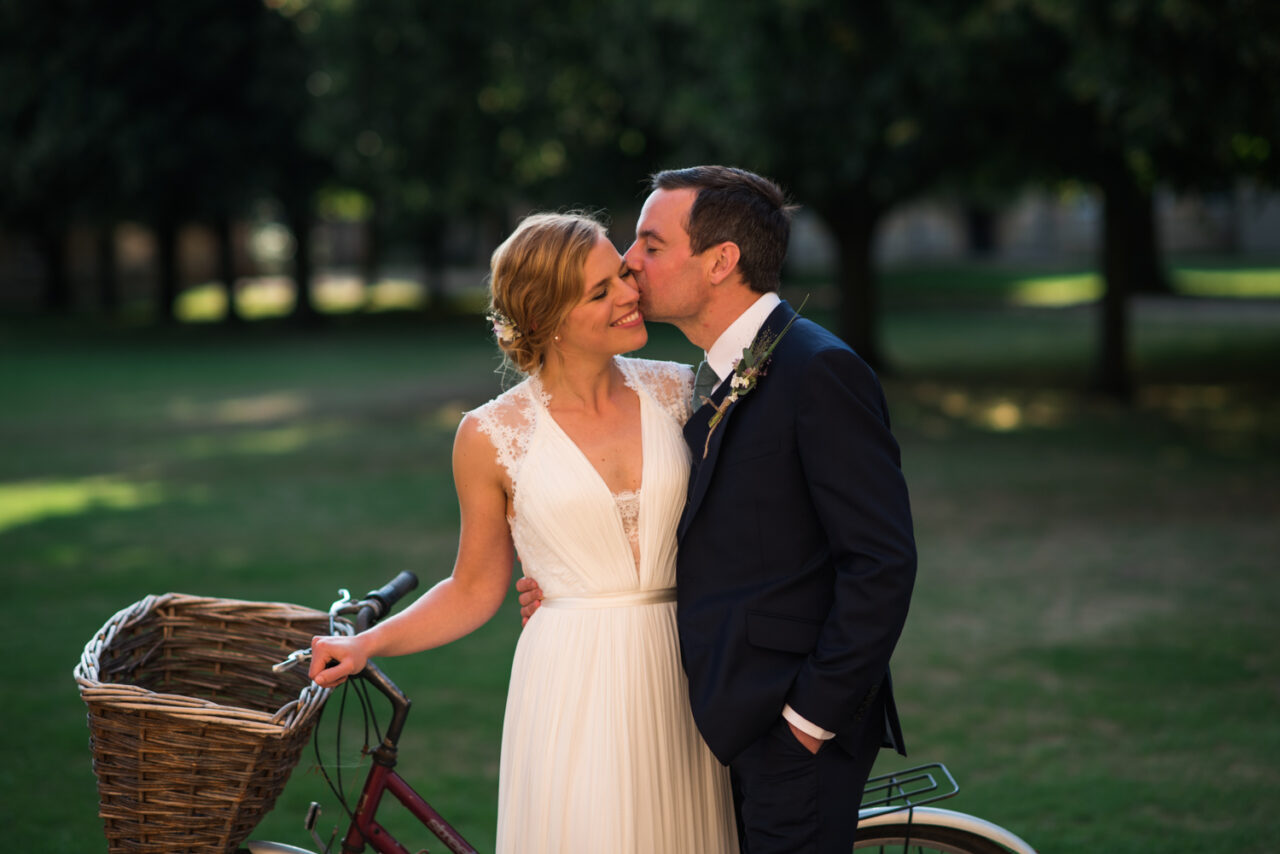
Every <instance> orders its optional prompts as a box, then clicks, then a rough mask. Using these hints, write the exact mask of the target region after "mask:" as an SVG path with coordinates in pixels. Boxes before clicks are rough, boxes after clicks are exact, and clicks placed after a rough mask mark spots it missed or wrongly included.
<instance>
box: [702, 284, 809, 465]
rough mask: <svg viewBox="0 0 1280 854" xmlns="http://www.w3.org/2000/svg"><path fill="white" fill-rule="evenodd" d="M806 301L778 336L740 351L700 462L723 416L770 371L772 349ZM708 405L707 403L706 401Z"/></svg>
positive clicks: (761, 339) (759, 340) (710, 424)
mask: <svg viewBox="0 0 1280 854" xmlns="http://www.w3.org/2000/svg"><path fill="white" fill-rule="evenodd" d="M808 301H809V298H808V297H805V298H804V302H802V303H800V309H799V311H797V312H796V313H795V316H794V317H792V318H791V319H790V320H788V321H787V325H786V326H784V327H782V331H780V332H779V333H778V334H777V335H764V336H759V337H757V338H756V340H755V341H752V342H751V346H750V347H748V348H746V349H745V350H743V351H742V358H741V359H738V360H737V361H736V362H734V363H733V378H732V379H731V380H729V393H728V394H726V395H725V396H724V400H722V401H720V405H719V406H717V407H716V408H715V409H716V412H715V415H712V416H711V420H710V421H708V422H707V441H706V444H704V445H703V446H702V458H703V459H704V460H705V459H706V458H707V452H708V451H709V450H710V449H711V434H712V433H714V432H715V431H716V425H718V424H719V423H720V421H721V419H723V418H724V414H725V413H726V412H728V411H729V407H730V406H732V405H733V404H734V403H735V402H737V401H738V399H740V398H742V397H743V396H745V395H747V394H750V393H751V392H752V390H754V389H755V387H756V385H757V384H758V383H759V382H760V378H761V377H763V376H764V375H765V374H766V373H767V372H768V370H769V360H770V357H771V356H772V355H773V348H774V347H777V346H778V342H779V341H781V340H782V336H783V335H786V334H787V330H789V329H790V328H791V324H793V323H795V322H796V318H797V317H799V316H800V312H801V311H804V306H805V303H807V302H808ZM708 402H709V401H708Z"/></svg>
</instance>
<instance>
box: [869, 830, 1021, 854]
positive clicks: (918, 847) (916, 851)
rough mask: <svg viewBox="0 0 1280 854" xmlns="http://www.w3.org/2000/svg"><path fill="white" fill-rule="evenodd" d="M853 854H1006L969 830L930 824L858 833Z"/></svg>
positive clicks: (983, 837) (999, 845)
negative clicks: (877, 853)
mask: <svg viewBox="0 0 1280 854" xmlns="http://www.w3.org/2000/svg"><path fill="white" fill-rule="evenodd" d="M853 849H854V850H855V851H866V852H873V851H875V852H879V854H894V852H910V854H1009V849H1007V848H1005V847H1004V846H1003V845H1001V844H1000V843H999V842H993V841H992V840H990V839H987V838H986V837H985V836H979V835H978V834H976V833H974V832H973V831H970V830H960V829H958V828H954V827H935V826H933V825H929V824H911V825H908V824H884V825H878V826H876V827H868V828H866V829H865V830H861V829H860V830H859V831H858V836H857V839H856V840H855V841H854V843H853Z"/></svg>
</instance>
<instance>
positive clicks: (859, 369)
mask: <svg viewBox="0 0 1280 854" xmlns="http://www.w3.org/2000/svg"><path fill="white" fill-rule="evenodd" d="M797 413H798V414H797V423H796V429H797V438H798V445H799V449H800V460H801V464H802V466H803V468H804V475H805V480H806V483H807V485H808V489H809V493H810V497H811V499H812V502H813V506H814V507H815V508H816V510H817V514H818V517H819V523H820V525H821V527H822V529H823V532H824V533H825V535H826V539H827V545H828V548H829V550H830V561H831V566H832V572H833V598H832V606H831V610H830V612H829V614H828V616H827V619H826V621H825V622H824V623H823V625H822V628H821V631H820V633H819V637H818V643H817V646H816V647H815V649H814V651H813V653H812V654H811V655H810V656H809V658H808V660H807V661H806V662H805V664H804V666H803V667H802V669H801V671H800V673H799V675H798V677H797V678H796V680H795V682H794V683H793V685H792V689H791V693H790V695H789V696H788V702H789V703H790V705H791V706H792V708H794V709H795V710H796V711H797V712H798V713H799V714H801V715H803V716H804V717H805V718H806V719H808V720H810V721H812V722H813V723H815V724H817V725H818V726H821V727H823V728H824V729H827V730H831V731H833V732H836V733H839V731H840V730H841V728H842V727H845V726H847V725H848V724H849V723H851V722H854V721H857V720H858V719H859V718H860V713H861V712H862V711H863V710H865V708H866V707H867V706H869V705H870V703H871V700H872V699H874V697H875V695H876V692H877V691H878V690H879V688H880V685H881V683H882V681H883V680H884V677H885V675H886V674H887V673H888V668H889V657H890V655H891V654H892V653H893V649H894V646H895V645H896V643H897V641H898V637H899V636H900V635H901V633H902V627H903V624H904V623H905V621H906V617H907V608H908V605H909V603H910V600H911V591H912V587H913V586H914V584H915V573H916V549H915V540H914V536H913V533H912V524H911V508H910V502H909V500H908V496H907V487H906V481H905V480H904V478H903V476H902V468H901V457H900V454H899V450H898V445H897V442H896V441H895V440H894V438H893V435H892V434H891V433H890V431H889V418H888V412H887V407H886V405H885V400H884V394H883V392H882V391H881V388H880V384H879V381H878V380H877V379H876V377H875V374H874V373H873V372H872V371H871V369H870V368H869V367H868V366H867V365H866V363H865V362H863V361H862V360H861V359H860V358H859V357H858V356H857V355H856V354H854V353H853V352H852V351H848V350H842V349H831V350H826V351H823V352H821V353H819V354H818V355H816V356H814V357H813V358H812V359H811V360H810V361H809V363H808V364H807V365H806V367H805V370H804V374H803V381H802V382H801V383H800V386H799V400H798V401H797Z"/></svg>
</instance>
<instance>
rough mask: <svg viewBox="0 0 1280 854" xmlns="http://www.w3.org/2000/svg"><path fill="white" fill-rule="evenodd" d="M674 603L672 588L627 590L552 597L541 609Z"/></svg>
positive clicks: (544, 600) (674, 596)
mask: <svg viewBox="0 0 1280 854" xmlns="http://www.w3.org/2000/svg"><path fill="white" fill-rule="evenodd" d="M674 601H676V589H675V588H674V587H661V588H658V589H657V590H627V591H624V592H622V593H597V594H594V595H589V596H554V597H551V598H549V599H543V600H542V605H541V607H543V608H565V609H579V610H580V609H584V608H624V607H627V606H629V605H659V604H661V603H663V602H674Z"/></svg>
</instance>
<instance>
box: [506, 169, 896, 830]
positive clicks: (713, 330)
mask: <svg viewBox="0 0 1280 854" xmlns="http://www.w3.org/2000/svg"><path fill="white" fill-rule="evenodd" d="M651 186H652V193H651V195H650V196H649V197H648V199H647V200H646V201H645V204H644V208H643V209H642V211H641V214H640V220H639V222H638V223H637V226H636V241H635V243H634V245H632V247H631V248H630V249H629V250H628V251H627V253H626V256H625V258H626V263H627V266H628V267H629V268H630V269H631V271H632V272H633V274H634V276H635V278H636V283H637V285H638V287H639V289H640V295H641V297H640V306H641V309H642V310H643V311H644V314H645V317H646V319H648V320H657V321H665V322H668V323H672V324H674V325H675V326H676V327H678V328H679V329H680V331H681V332H683V333H684V334H685V336H686V337H687V338H688V339H689V341H690V342H692V343H693V344H694V345H696V346H698V347H700V348H702V349H703V350H704V351H705V352H706V356H707V359H706V365H704V366H700V369H699V373H700V379H703V380H704V381H705V380H708V379H709V380H710V386H709V388H710V390H708V391H705V392H703V393H702V394H704V395H705V403H703V398H701V397H700V398H699V399H698V403H701V404H702V405H701V406H700V407H699V408H697V409H696V411H695V412H694V414H693V416H692V418H690V420H689V422H688V424H687V425H686V426H685V430H684V434H685V439H686V441H687V442H688V445H689V448H690V450H691V454H692V460H693V468H692V472H691V474H690V480H689V492H688V500H687V504H686V506H685V508H684V514H683V516H682V517H681V520H680V527H679V532H678V536H679V556H678V563H677V571H676V579H677V620H678V625H679V631H680V649H681V654H682V657H683V661H684V668H685V672H686V673H687V675H688V678H689V695H690V702H691V704H692V707H693V716H694V719H695V721H696V722H697V724H698V728H699V730H700V731H701V733H702V736H703V738H704V739H705V740H706V742H707V744H708V746H709V747H710V748H711V750H712V751H713V752H714V753H715V755H716V756H717V757H718V758H719V759H720V760H721V761H722V762H724V763H725V764H727V765H728V766H729V769H730V777H731V780H732V784H733V794H734V802H735V807H736V812H737V817H738V829H739V838H740V840H741V843H742V850H743V851H744V852H749V854H769V852H784V851H786V852H792V851H816V852H837V851H838V852H848V851H850V850H851V849H852V845H853V836H854V830H855V827H856V824H857V806H858V802H859V800H860V799H861V795H862V789H863V787H864V785H865V783H866V780H867V776H868V774H869V773H870V770H871V766H872V764H873V762H874V761H875V757H876V753H877V751H878V750H879V748H880V746H881V745H882V744H883V745H887V746H891V747H894V748H896V749H897V750H898V752H900V753H901V752H904V751H903V740H902V733H901V730H900V728H899V725H898V716H897V711H896V709H895V707H894V703H893V692H892V688H891V685H890V679H889V657H890V655H891V653H892V652H893V648H894V645H895V643H896V642H897V640H898V636H899V635H900V633H901V631H902V627H903V623H904V621H905V620H906V616H907V607H908V604H909V602H910V598H911V589H912V585H913V583H914V580H915V571H916V553H915V544H914V540H913V536H912V526H911V511H910V506H909V503H908V499H907V488H906V484H905V482H904V480H903V476H902V471H901V466H900V460H899V453H898V446H897V443H896V442H895V441H894V439H893V436H892V435H891V434H890V431H889V418H888V412H887V410H886V407H885V400H884V396H883V394H882V392H881V389H880V385H879V383H878V381H877V380H876V377H875V375H874V374H873V373H872V371H871V370H870V368H868V367H867V365H866V364H865V363H864V362H863V361H862V360H861V359H860V358H859V357H858V356H857V355H856V354H855V353H854V352H853V351H852V350H851V349H849V347H848V346H847V345H845V344H844V343H843V342H842V341H840V340H839V339H838V338H837V337H836V336H834V335H832V334H831V333H829V332H827V331H826V330H825V329H823V328H822V327H820V326H818V325H817V324H815V323H812V322H810V321H808V320H806V319H804V318H797V317H796V313H795V312H794V311H793V310H792V308H791V307H790V306H789V305H788V304H787V303H785V302H783V301H782V300H781V299H779V297H778V295H777V289H778V285H779V276H780V273H781V269H782V261H783V258H784V256H785V255H786V250H787V241H788V236H789V232H790V208H789V207H788V206H787V204H786V199H785V197H784V195H783V193H782V191H781V190H780V189H779V188H778V186H777V185H775V184H774V183H773V182H771V181H769V180H767V179H765V178H762V177H760V176H758V175H755V174H752V173H750V172H746V171H743V170H739V169H732V168H728V167H723V166H698V167H693V168H689V169H679V170H670V171H665V172H660V173H658V174H656V175H654V176H653V179H652V185H651ZM770 344H773V349H772V351H771V352H770V353H769V355H768V358H767V361H766V362H765V364H764V370H763V371H761V372H760V373H759V374H758V375H757V376H755V377H754V379H755V384H754V386H753V387H751V388H750V389H749V390H746V391H742V390H741V387H742V386H743V385H744V382H746V381H748V380H749V379H751V378H750V377H747V376H743V375H742V374H743V371H744V370H745V369H744V367H742V366H740V367H739V368H738V371H737V372H736V373H737V374H738V375H739V376H738V379H737V381H736V383H735V381H734V380H733V378H732V375H734V374H735V369H734V366H735V361H736V360H738V359H739V358H741V357H742V356H743V351H744V349H745V348H750V349H751V350H752V351H753V352H754V353H757V354H763V352H764V351H765V350H766V349H767V348H768V346H769V345H770ZM708 368H709V369H710V371H712V372H713V373H712V374H710V375H709V374H708V373H707V369H708ZM735 385H736V386H738V387H739V391H738V394H737V395H736V396H734V394H733V392H734V389H735ZM695 405H697V404H695ZM520 589H521V590H529V589H530V587H529V585H528V584H525V585H523V586H521V587H520ZM535 597H536V593H533V594H530V593H526V594H525V595H524V596H522V597H521V602H522V604H529V602H530V601H531V600H532V599H533V598H535Z"/></svg>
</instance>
